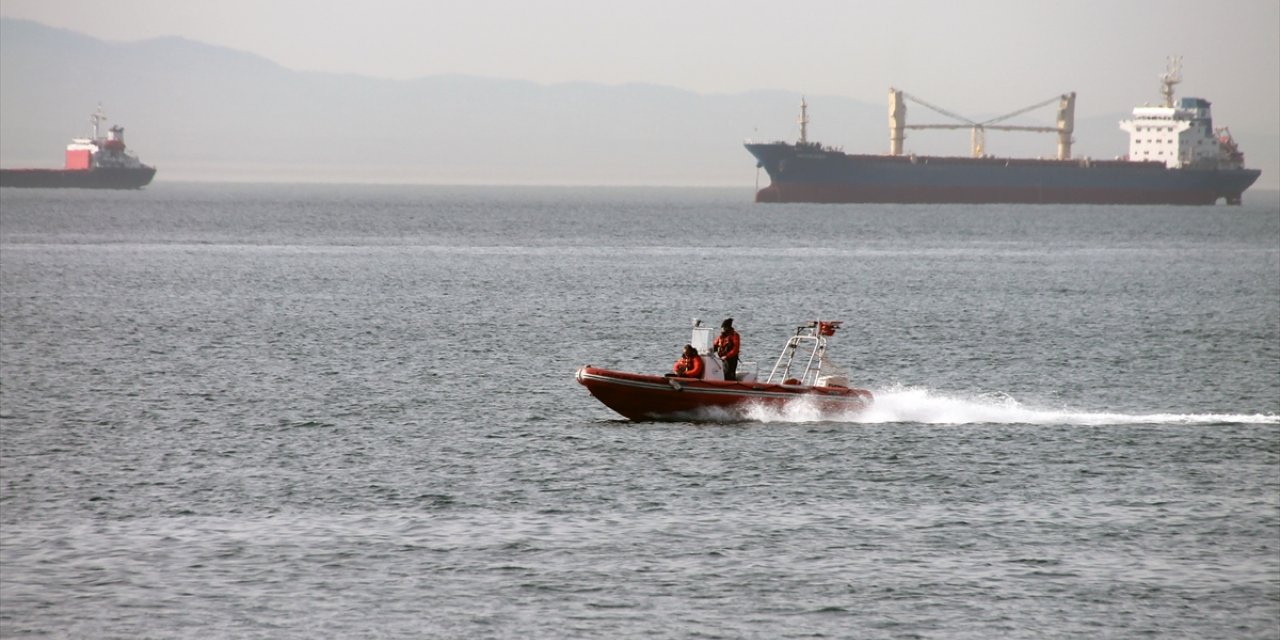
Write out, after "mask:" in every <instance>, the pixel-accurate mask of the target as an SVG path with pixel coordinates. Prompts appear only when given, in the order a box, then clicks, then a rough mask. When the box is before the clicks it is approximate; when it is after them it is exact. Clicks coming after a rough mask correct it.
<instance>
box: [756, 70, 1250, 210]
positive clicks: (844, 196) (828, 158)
mask: <svg viewBox="0 0 1280 640" xmlns="http://www.w3.org/2000/svg"><path fill="white" fill-rule="evenodd" d="M1160 79H1161V94H1162V97H1163V101H1162V103H1161V104H1160V105H1158V106H1140V107H1137V108H1135V109H1134V110H1133V118H1132V119H1131V120H1125V121H1123V122H1121V123H1120V128H1121V129H1122V130H1124V131H1127V132H1129V152H1128V155H1127V156H1125V157H1122V158H1118V159H1115V160H1094V159H1090V158H1072V157H1071V142H1072V137H1071V136H1072V133H1073V131H1074V119H1075V94H1074V93H1069V94H1063V95H1061V96H1056V97H1055V98H1054V99H1052V100H1051V101H1049V102H1046V103H1041V104H1039V105H1033V106H1032V107H1028V108H1026V109H1021V110H1018V111H1015V112H1014V113H1011V114H1008V115H1005V116H1001V117H999V118H993V119H991V120H987V121H984V122H974V121H972V120H969V119H967V118H962V117H959V116H955V115H954V114H951V113H949V112H947V111H945V110H942V109H938V108H937V107H933V106H932V105H929V104H928V103H923V101H918V102H921V103H922V104H924V105H925V106H927V107H929V108H930V109H933V110H934V111H938V112H939V113H942V114H944V115H948V116H952V117H955V118H958V119H960V120H962V121H963V123H962V124H945V125H907V124H906V104H907V103H906V98H908V97H910V96H907V95H906V94H904V93H903V92H902V91H900V90H897V89H892V88H891V89H890V90H889V141H890V144H889V147H890V151H889V154H888V155H860V154H849V153H845V152H843V151H841V150H839V149H836V148H833V147H828V146H824V145H821V144H818V143H816V142H810V141H809V140H808V135H807V128H808V123H809V119H808V113H807V104H806V103H805V101H804V100H803V99H802V100H801V102H800V119H799V124H800V138H799V140H797V141H796V142H795V143H794V144H792V143H787V142H770V143H755V142H750V141H748V142H747V143H746V148H747V151H749V152H750V153H751V154H752V155H753V156H755V157H756V160H757V166H758V167H760V168H763V169H764V170H765V171H766V172H767V173H768V174H769V178H770V182H771V184H769V185H768V186H766V187H765V188H763V189H760V190H759V191H758V192H757V193H756V201H757V202H819V203H861V202H884V203H1032V204H1035V203H1044V204H1050V203H1075V204H1185V205H1211V204H1216V203H1217V202H1219V201H1225V202H1226V203H1227V204H1240V203H1241V199H1242V195H1243V194H1244V191H1245V190H1246V189H1248V188H1249V187H1250V186H1251V185H1252V184H1253V183H1254V181H1256V180H1257V179H1258V176H1259V175H1260V174H1261V172H1260V171H1258V170H1256V169H1247V168H1245V166H1244V154H1242V153H1241V152H1240V149H1239V147H1238V146H1237V145H1236V143H1235V140H1234V139H1233V138H1232V137H1231V132H1230V130H1229V129H1227V128H1225V127H1224V128H1221V129H1215V128H1214V126H1213V117H1212V114H1211V111H1210V103H1209V101H1208V100H1205V99H1203V98H1181V99H1175V97H1174V86H1175V85H1176V84H1177V83H1179V82H1180V81H1181V70H1180V61H1179V60H1178V59H1176V58H1173V59H1171V60H1170V65H1169V68H1168V70H1167V71H1166V72H1165V73H1164V74H1162V75H1161V76H1160ZM1055 101H1056V102H1058V117H1057V123H1056V125H1055V126H1053V127H1032V126H1014V125H1003V124H998V123H1000V122H1002V121H1004V120H1007V119H1009V118H1011V117H1013V116H1016V115H1020V114H1022V113H1025V112H1026V111H1029V110H1031V109H1034V108H1038V107H1041V106H1045V105H1047V104H1050V103H1051V102H1055ZM959 128H970V129H972V131H973V149H972V154H971V156H970V157H955V156H917V155H914V154H908V153H904V151H903V141H904V139H905V137H906V136H905V131H906V130H907V129H959ZM987 130H1013V131H1034V132H1051V133H1056V135H1057V139H1058V156H1057V158H1055V159H1047V160H1046V159H1034V158H997V157H992V156H990V155H988V154H987V153H986V151H985V142H984V134H985V132H986V131H987Z"/></svg>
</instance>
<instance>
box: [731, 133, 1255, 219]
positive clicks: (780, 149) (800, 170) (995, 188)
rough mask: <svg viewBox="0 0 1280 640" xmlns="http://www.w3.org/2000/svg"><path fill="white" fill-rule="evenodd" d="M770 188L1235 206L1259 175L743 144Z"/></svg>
mask: <svg viewBox="0 0 1280 640" xmlns="http://www.w3.org/2000/svg"><path fill="white" fill-rule="evenodd" d="M746 147H747V150H748V151H749V152H750V153H751V154H752V155H753V156H755V157H756V160H757V164H758V166H760V167H761V168H763V169H764V170H765V171H766V172H768V174H769V178H770V181H771V184H769V186H767V187H765V188H763V189H761V190H760V191H759V192H758V193H756V201H757V202H815V203H974V204H985V203H1019V204H1175V205H1212V204H1215V203H1217V202H1218V201H1219V200H1224V201H1226V202H1227V203H1228V204H1239V203H1240V202H1241V199H1242V196H1243V194H1244V191H1245V190H1246V189H1248V188H1249V187H1250V186H1252V185H1253V183H1254V181H1256V180H1257V179H1258V176H1259V175H1260V174H1261V172H1260V171H1258V170H1256V169H1169V168H1167V167H1165V165H1164V164H1163V163H1159V162H1130V161H1124V160H1104V161H1097V160H1037V159H1007V158H951V157H936V156H918V157H917V156H875V155H851V154H846V153H843V152H840V151H834V150H830V149H827V148H817V147H812V146H810V147H798V146H796V145H791V144H787V143H769V144H747V145H746Z"/></svg>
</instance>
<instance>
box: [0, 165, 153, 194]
mask: <svg viewBox="0 0 1280 640" xmlns="http://www.w3.org/2000/svg"><path fill="white" fill-rule="evenodd" d="M155 175H156V169H155V167H148V166H141V167H99V168H96V169H0V187H25V188H31V189H141V188H142V187H145V186H147V185H148V184H151V179H152V178H154V177H155Z"/></svg>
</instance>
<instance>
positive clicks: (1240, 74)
mask: <svg viewBox="0 0 1280 640" xmlns="http://www.w3.org/2000/svg"><path fill="white" fill-rule="evenodd" d="M0 17H4V18H15V19H21V20H30V21H34V22H37V23H40V24H43V25H47V26H50V27H55V28H59V29H66V30H69V31H73V32H76V33H80V34H84V35H88V36H92V37H94V38H98V39H102V40H105V41H108V42H115V43H133V42H140V41H146V40H151V39H155V38H172V37H176V38H182V39H185V40H188V41H192V42H194V43H204V44H208V45H213V46H216V47H222V48H225V49H227V50H230V51H237V52H246V53H251V54H254V55H256V56H261V57H262V58H264V59H266V60H270V61H272V62H274V63H276V64H278V65H280V66H282V67H284V68H285V69H288V70H292V71H296V72H319V73H325V74H345V75H349V76H352V77H366V78H372V79H381V80H384V81H407V80H412V79H421V78H440V77H445V76H474V77H479V78H491V79H512V80H521V81H528V82H533V83H537V84H540V85H546V86H558V85H565V84H573V83H590V84H601V85H605V86H610V87H623V86H629V85H645V86H654V87H671V88H676V89H680V90H683V91H688V92H693V93H695V94H699V95H701V96H721V95H740V94H745V93H750V92H753V91H764V90H776V91H785V92H791V93H793V94H795V95H797V96H798V95H809V96H814V95H825V96H842V97H846V98H849V99H851V100H856V101H859V102H865V103H868V104H873V105H881V104H883V103H884V96H885V91H886V89H887V88H888V87H890V86H894V87H897V88H901V89H904V90H906V91H908V92H909V93H912V94H914V95H917V96H920V97H921V98H924V99H927V100H928V101H929V102H931V103H933V104H936V105H940V106H943V107H945V108H946V109H949V110H951V111H954V112H956V113H959V114H963V115H966V116H979V115H983V114H986V115H999V114H1004V113H1009V112H1011V111H1014V110H1017V109H1020V108H1022V107H1025V106H1027V105H1029V104H1033V103H1038V102H1041V101H1043V100H1045V99H1046V98H1049V97H1051V96H1053V95H1056V94H1059V93H1063V92H1067V91H1075V92H1077V94H1078V95H1079V96H1080V98H1079V100H1078V102H1077V111H1076V114H1077V119H1078V120H1087V119H1089V118H1091V117H1102V116H1106V117H1108V118H1109V117H1111V115H1113V114H1116V113H1127V111H1128V110H1129V109H1131V108H1132V107H1133V106H1135V105H1137V104H1142V103H1147V102H1151V103H1154V102H1156V101H1157V100H1158V99H1159V93H1158V90H1159V83H1158V79H1157V77H1158V75H1159V74H1160V73H1161V72H1162V71H1163V70H1164V66H1165V62H1166V58H1167V57H1168V56H1171V55H1179V56H1182V58H1183V77H1184V81H1183V83H1182V84H1181V85H1180V86H1179V87H1178V93H1179V95H1183V96H1187V95H1193V96H1200V97H1204V98H1207V99H1209V100H1210V101H1211V102H1212V103H1213V105H1214V107H1213V109H1214V118H1215V123H1217V124H1219V126H1221V125H1226V126H1229V127H1231V129H1232V131H1233V132H1235V133H1237V135H1239V133H1240V132H1253V133H1257V134H1264V135H1265V136H1277V135H1280V110H1278V109H1277V105H1278V104H1280V2H1255V1H1251V0H1226V1H1224V2H1220V3H1216V4H1215V5H1213V6H1212V7H1210V8H1207V9H1206V6H1205V5H1204V4H1203V3H1199V2H1190V1H1186V0H1165V1H1154V0H1134V1H1129V2H1122V3H1112V2H1107V1H1103V0H1079V1H1077V2H1071V3H1067V4H1063V3H1052V2H1019V1H1013V0H982V1H980V2H973V3H955V2H943V1H940V0H907V1H904V2H896V3H874V4H873V3H858V2H842V1H837V0H813V1H808V2H798V3H793V4H791V5H788V6H785V7H784V6H781V5H779V4H777V3H771V2H763V1H759V0H745V1H740V2H731V1H725V0H711V1H707V2H695V3H679V2H673V1H670V0H655V1H654V2H648V3H622V4H616V5H615V4H608V3H596V2H588V1H584V0H550V1H548V2H539V3H507V2H498V1H495V0H478V1H477V2H470V3H445V2H410V1H395V0H372V1H370V2H361V3H336V2H320V3H313V2H304V1H302V0H277V1H273V2H269V3H260V2H256V1H249V0H228V1H226V2H218V3H203V2H197V3H170V2H163V1H158V0H116V1H114V2H111V3H102V2H97V1H90V0H65V1H62V2H56V3H50V2H45V1H41V0H4V2H3V4H0ZM58 81H61V79H56V78H50V82H58ZM5 84H6V87H5V88H6V90H9V91H12V90H14V87H13V86H12V85H11V84H10V83H8V82H6V83H5ZM143 97H144V96H140V97H139V99H141V98H143ZM84 99H85V100H86V101H87V103H88V104H89V105H90V106H91V105H92V104H93V103H94V102H96V101H97V100H98V99H99V98H98V97H97V96H85V98H84ZM793 108H794V105H792V104H788V105H787V106H786V109H787V110H788V111H790V110H792V109H793ZM79 110H80V111H83V110H84V108H83V107H79ZM830 111H831V110H830V108H828V109H827V112H826V113H825V114H823V115H824V116H826V117H827V118H829V119H828V120H825V121H824V124H827V125H830V124H831V123H832V120H831V119H830V118H831V114H830ZM918 113H924V112H923V110H921V111H918ZM424 117H429V116H427V114H424ZM771 118H772V116H771ZM81 119H83V118H81ZM880 120H883V117H882V116H881V117H878V118H877V121H875V122H869V123H867V126H868V127H874V128H875V131H876V134H875V135H876V137H877V138H882V137H883V134H882V133H881V132H880V130H881V129H883V128H884V127H885V123H884V122H882V121H880ZM753 122H754V121H753ZM770 122H772V120H770ZM793 123H794V114H790V113H789V114H788V115H787V116H785V120H782V121H781V122H780V126H781V127H787V126H793ZM131 124H132V125H133V126H134V127H136V129H133V130H131V132H132V131H136V132H137V134H142V135H145V134H146V132H145V130H144V129H143V127H144V126H151V124H150V123H143V122H139V121H137V120H133V121H131ZM409 124H410V125H412V124H413V123H409ZM761 124H763V123H761ZM846 128H847V127H846ZM785 131H789V130H784V132H785ZM744 133H745V135H748V136H749V135H751V131H750V129H748V130H747V131H746V132H744ZM771 133H772V132H771ZM72 134H77V135H79V134H81V132H80V131H79V130H76V131H63V134H62V136H63V137H65V136H67V135H72ZM868 135H870V134H868ZM1108 135H1109V136H1110V135H1111V134H1108ZM741 137H743V136H738V137H737V138H733V137H730V138H728V139H726V140H725V142H726V144H727V145H729V146H732V145H734V144H736V143H737V142H739V141H740V140H741ZM786 137H790V135H789V133H788V135H787V136H786ZM834 137H835V136H831V135H829V134H828V135H826V136H825V137H824V141H826V142H832V143H836V144H846V143H847V142H848V140H841V139H833V138H834ZM59 142H61V140H59ZM41 144H46V143H44V142H42V143H41ZM1107 144H1111V141H1110V140H1108V141H1107ZM878 145H880V146H883V143H878ZM1242 146H1243V147H1244V149H1245V152H1246V155H1247V156H1250V157H1254V158H1258V159H1259V160H1262V162H1253V163H1251V164H1255V165H1256V164H1262V165H1268V166H1274V165H1277V164H1280V158H1272V157H1271V155H1273V153H1272V151H1271V146H1270V142H1269V140H1268V142H1267V144H1262V145H1259V144H1257V143H1255V144H1253V145H1252V146H1251V145H1250V144H1249V143H1248V142H1247V141H1246V142H1245V143H1244V144H1243V145H1242ZM136 148H138V149H139V151H140V153H144V154H145V153H146V151H145V149H146V147H136ZM862 150H863V151H879V149H878V148H876V149H862ZM1108 150H1109V148H1108ZM54 151H56V147H55V148H54ZM739 152H740V147H739V151H735V152H734V153H739ZM618 153H626V151H625V150H619V151H618ZM8 155H10V156H13V154H12V153H10V154H8ZM1259 155H1263V156H1265V157H1261V158H1259V157H1258V156H1259ZM1275 155H1280V154H1275ZM152 157H154V156H152ZM146 159H147V158H146V157H144V160H146ZM745 161H747V160H744V162H745ZM170 166H172V164H170ZM717 180H719V178H717ZM1274 184H1275V176H1274V175H1272V176H1268V175H1266V172H1264V177H1263V181H1262V182H1260V183H1259V185H1258V186H1259V187H1264V188H1274V186H1270V187H1268V186H1267V185H1274Z"/></svg>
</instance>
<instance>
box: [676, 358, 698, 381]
mask: <svg viewBox="0 0 1280 640" xmlns="http://www.w3.org/2000/svg"><path fill="white" fill-rule="evenodd" d="M671 370H672V371H674V372H676V375H678V376H680V377H682V378H701V377H702V358H701V357H699V356H692V357H690V356H680V359H679V360H676V364H675V366H674V367H671Z"/></svg>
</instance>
